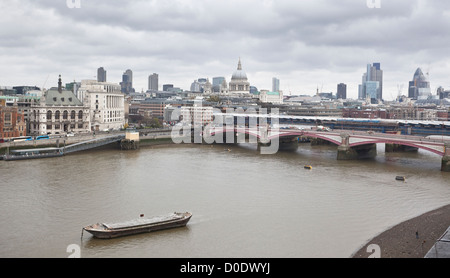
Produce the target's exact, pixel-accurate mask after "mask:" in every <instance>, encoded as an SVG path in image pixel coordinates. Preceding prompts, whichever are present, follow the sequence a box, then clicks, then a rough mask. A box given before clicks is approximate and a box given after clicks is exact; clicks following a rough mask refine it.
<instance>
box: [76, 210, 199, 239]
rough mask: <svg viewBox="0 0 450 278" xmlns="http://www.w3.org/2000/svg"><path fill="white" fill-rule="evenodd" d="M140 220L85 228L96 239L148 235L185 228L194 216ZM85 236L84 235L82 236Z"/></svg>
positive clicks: (166, 216)
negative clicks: (154, 232)
mask: <svg viewBox="0 0 450 278" xmlns="http://www.w3.org/2000/svg"><path fill="white" fill-rule="evenodd" d="M140 216H141V217H140V218H138V219H134V220H130V221H126V222H121V223H97V224H93V225H89V226H86V227H84V228H83V230H82V232H83V231H87V232H89V233H90V234H92V235H93V236H94V237H96V238H102V239H107V238H116V237H121V236H127V235H134V234H140V233H148V232H153V231H158V230H164V229H171V228H176V227H183V226H186V224H187V223H188V222H189V220H190V219H191V217H192V214H191V213H189V212H183V213H179V212H174V213H171V214H169V215H165V216H156V217H152V218H144V215H142V214H141V215H140ZM82 236H83V234H82Z"/></svg>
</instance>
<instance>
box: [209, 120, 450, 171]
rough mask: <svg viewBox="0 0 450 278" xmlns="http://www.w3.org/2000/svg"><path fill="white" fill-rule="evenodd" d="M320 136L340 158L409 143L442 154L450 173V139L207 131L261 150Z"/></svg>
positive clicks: (444, 168)
mask: <svg viewBox="0 0 450 278" xmlns="http://www.w3.org/2000/svg"><path fill="white" fill-rule="evenodd" d="M300 137H309V138H318V139H322V140H325V141H328V142H331V143H333V144H334V145H336V146H337V159H338V160H353V159H363V158H373V157H375V156H376V153H377V152H376V144H378V143H384V144H387V145H399V146H408V147H412V148H417V149H423V150H426V151H429V152H432V153H434V154H437V155H439V156H441V157H442V167H441V170H442V171H445V172H450V142H448V141H444V140H443V139H442V140H439V139H429V138H424V137H420V136H411V135H397V134H385V133H373V132H371V133H368V132H361V131H353V132H350V131H348V130H341V131H333V132H331V131H320V130H308V129H295V128H294V129H271V128H261V127H257V128H246V127H239V126H237V127H228V126H225V127H216V128H211V129H209V130H206V131H205V132H204V133H203V138H204V140H205V141H206V142H210V143H212V142H215V143H232V144H233V143H246V142H248V143H257V144H258V149H260V148H261V146H262V147H267V146H271V145H272V146H275V147H276V148H277V150H276V151H278V150H283V149H296V148H297V147H298V138H300Z"/></svg>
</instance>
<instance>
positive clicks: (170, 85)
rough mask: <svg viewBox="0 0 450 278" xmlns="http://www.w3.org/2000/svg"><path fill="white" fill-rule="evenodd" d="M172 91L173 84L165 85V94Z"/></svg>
mask: <svg viewBox="0 0 450 278" xmlns="http://www.w3.org/2000/svg"><path fill="white" fill-rule="evenodd" d="M170 89H173V84H164V85H163V91H164V92H167V91H169V90H170Z"/></svg>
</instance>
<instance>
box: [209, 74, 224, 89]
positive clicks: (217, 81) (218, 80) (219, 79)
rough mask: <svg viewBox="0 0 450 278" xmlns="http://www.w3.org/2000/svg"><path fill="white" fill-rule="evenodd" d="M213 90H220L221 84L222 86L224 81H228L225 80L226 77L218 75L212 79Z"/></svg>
mask: <svg viewBox="0 0 450 278" xmlns="http://www.w3.org/2000/svg"><path fill="white" fill-rule="evenodd" d="M212 81H213V82H212V90H213V92H216V93H217V92H220V88H221V86H222V84H223V83H224V82H226V81H225V77H223V76H218V77H213V79H212Z"/></svg>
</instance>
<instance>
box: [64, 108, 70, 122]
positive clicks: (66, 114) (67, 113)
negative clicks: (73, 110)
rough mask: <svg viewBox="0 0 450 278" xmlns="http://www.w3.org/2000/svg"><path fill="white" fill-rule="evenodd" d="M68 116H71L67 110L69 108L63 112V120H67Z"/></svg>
mask: <svg viewBox="0 0 450 278" xmlns="http://www.w3.org/2000/svg"><path fill="white" fill-rule="evenodd" d="M68 117H69V112H67V110H66V111H64V112H63V120H67V118H68Z"/></svg>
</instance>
